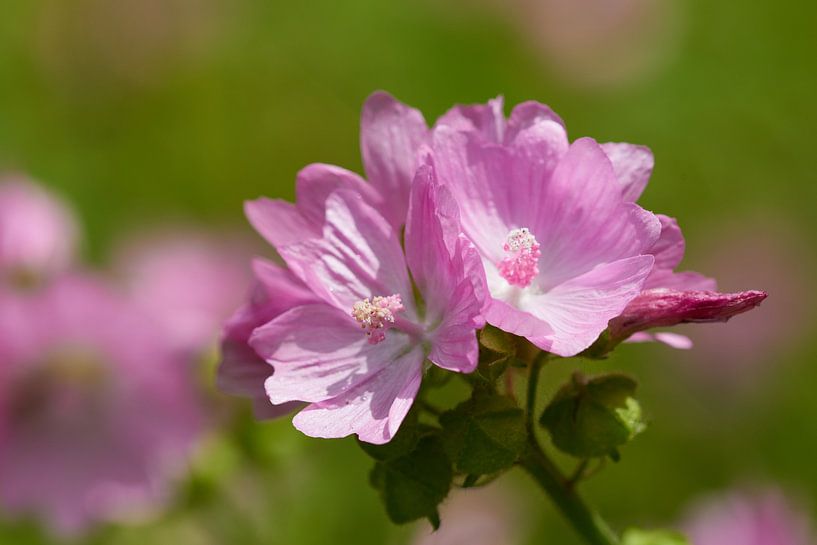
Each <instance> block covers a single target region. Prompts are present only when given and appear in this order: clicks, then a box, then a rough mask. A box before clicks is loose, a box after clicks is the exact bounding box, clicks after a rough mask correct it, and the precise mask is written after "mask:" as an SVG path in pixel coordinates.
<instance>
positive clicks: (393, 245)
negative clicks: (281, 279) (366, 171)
mask: <svg viewBox="0 0 817 545" xmlns="http://www.w3.org/2000/svg"><path fill="white" fill-rule="evenodd" d="M322 231H323V234H322V236H321V237H320V238H311V239H307V240H303V241H301V242H295V243H292V244H288V245H284V246H280V247H278V252H279V253H280V254H281V257H283V258H284V260H285V261H286V262H287V264H288V265H289V267H290V269H291V270H292V272H293V273H295V275H297V276H298V277H299V278H300V279H301V280H302V281H303V282H304V283H305V284H306V285H307V286H309V288H310V289H311V290H312V291H313V292H315V294H316V295H318V296H319V297H321V298H322V299H323V300H324V301H326V302H328V303H330V304H332V305H335V306H336V307H337V308H339V309H341V310H343V311H344V312H349V311H351V309H352V306H353V305H354V304H355V303H356V302H357V301H360V300H361V299H365V298H367V297H373V296H378V295H379V296H387V295H392V294H400V295H402V296H403V303H404V305H405V306H406V311H405V316H406V317H408V318H409V319H413V318H414V316H415V310H414V305H413V303H412V299H413V298H412V297H411V293H412V290H411V284H410V283H409V279H408V272H407V270H406V266H405V258H404V257H403V250H402V248H401V247H400V241H399V239H398V238H397V237H398V234H397V232H396V231H395V230H394V229H393V228H392V226H391V225H390V224H389V223H388V222H386V221H385V220H384V219H383V217H382V216H381V215H380V214H378V213H377V211H375V210H374V209H373V208H372V207H370V206H369V205H367V204H366V203H365V202H363V200H362V199H361V198H360V197H359V196H358V195H356V194H354V193H352V192H349V191H338V192H335V193H333V194H332V195H330V196H329V197H328V198H327V200H326V220H325V223H324V225H323V228H322Z"/></svg>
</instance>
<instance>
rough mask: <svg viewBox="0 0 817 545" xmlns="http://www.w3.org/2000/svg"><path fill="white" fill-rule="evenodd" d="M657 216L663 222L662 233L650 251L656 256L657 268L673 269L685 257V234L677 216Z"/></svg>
mask: <svg viewBox="0 0 817 545" xmlns="http://www.w3.org/2000/svg"><path fill="white" fill-rule="evenodd" d="M656 217H657V218H658V220H659V221H660V222H661V235H660V236H659V237H658V240H656V241H655V244H653V246H652V248H650V251H649V253H651V254H652V255H654V256H655V270H661V269H669V270H673V269H674V268H675V267H677V266H678V265H679V264H680V263H681V260H682V259H683V258H684V251H685V249H686V242H685V241H684V235H683V234H682V233H681V228H680V227H678V220H676V219H675V218H671V217H669V216H665V215H664V214H656Z"/></svg>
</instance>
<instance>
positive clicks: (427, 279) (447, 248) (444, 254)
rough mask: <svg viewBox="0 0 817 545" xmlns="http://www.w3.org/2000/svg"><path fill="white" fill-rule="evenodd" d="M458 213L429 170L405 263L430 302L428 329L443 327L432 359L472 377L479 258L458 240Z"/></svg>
mask: <svg viewBox="0 0 817 545" xmlns="http://www.w3.org/2000/svg"><path fill="white" fill-rule="evenodd" d="M459 229H460V228H459V213H458V210H457V206H456V203H455V202H454V200H453V197H452V196H451V194H450V192H449V191H448V190H447V189H446V188H445V187H440V186H439V185H438V184H437V183H436V179H435V176H434V170H433V168H432V167H431V166H429V165H425V166H422V167H420V170H418V172H417V176H416V177H415V179H414V184H413V186H412V193H411V205H410V207H409V217H408V223H407V225H406V259H407V261H408V264H409V267H410V269H411V273H412V278H413V279H414V282H415V284H416V286H417V288H418V289H419V291H420V292H421V293H422V294H423V297H424V299H425V302H426V309H425V310H426V315H425V317H424V319H425V321H426V323H432V324H439V325H437V326H436V328H435V330H434V333H433V342H432V349H431V353H430V354H429V359H431V361H432V362H434V363H435V364H437V365H439V366H440V367H443V368H446V369H450V370H454V371H460V372H471V371H473V370H474V369H475V368H476V365H477V357H478V352H479V347H478V345H477V339H476V331H475V330H476V328H479V327H482V325H483V321H482V318H481V316H480V310H481V307H482V300H481V299H478V297H477V286H478V285H479V284H477V285H475V280H476V282H479V278H476V279H475V278H472V277H471V276H469V275H470V274H472V273H473V271H479V265H480V260H479V255H478V254H477V253H476V250H475V249H474V248H473V247H472V246H471V245H470V244H468V242H467V241H466V240H464V239H462V238H460V236H459Z"/></svg>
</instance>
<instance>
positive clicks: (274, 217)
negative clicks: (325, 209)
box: [244, 197, 320, 250]
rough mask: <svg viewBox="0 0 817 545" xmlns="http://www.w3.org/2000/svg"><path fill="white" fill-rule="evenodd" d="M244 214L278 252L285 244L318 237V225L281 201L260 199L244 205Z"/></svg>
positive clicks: (289, 204)
mask: <svg viewBox="0 0 817 545" xmlns="http://www.w3.org/2000/svg"><path fill="white" fill-rule="evenodd" d="M244 213H245V214H246V216H247V219H248V220H249V221H250V223H251V224H252V226H253V227H254V228H255V230H256V231H258V234H260V235H261V236H262V237H264V239H266V241H267V242H269V243H270V244H272V246H273V247H274V248H275V249H276V250H279V249H280V248H282V247H283V246H286V245H287V244H292V243H295V242H299V241H301V240H303V239H304V238H308V237H314V236H319V235H320V224H319V223H312V222H310V221H309V220H307V218H305V217H304V216H303V215H302V214H301V213H300V212H299V211H298V208H297V207H296V206H295V205H294V204H293V203H291V202H288V201H285V200H283V199H268V198H266V197H261V198H259V199H256V200H254V201H247V202H245V203H244Z"/></svg>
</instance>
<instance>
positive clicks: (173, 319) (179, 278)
mask: <svg viewBox="0 0 817 545" xmlns="http://www.w3.org/2000/svg"><path fill="white" fill-rule="evenodd" d="M249 255H251V251H250V248H249V245H248V244H246V243H245V242H244V241H243V240H241V239H238V238H235V237H233V238H230V237H214V236H208V235H207V234H205V233H203V232H196V231H192V230H189V229H174V230H173V232H171V231H170V230H169V229H168V230H166V231H160V232H157V233H154V234H149V235H145V234H143V235H141V236H140V237H139V238H137V239H133V240H130V241H127V242H126V243H125V244H124V245H123V249H122V250H121V251H120V255H119V256H118V259H117V261H118V263H117V268H118V269H119V271H121V272H120V274H121V275H122V276H123V277H124V281H125V283H126V285H127V288H128V291H129V294H130V296H131V297H132V299H133V300H134V302H135V303H136V304H137V305H139V306H140V307H141V308H142V309H143V310H144V311H145V312H146V313H148V314H149V315H151V316H152V317H153V318H154V319H155V320H157V321H158V322H160V323H161V324H162V327H163V328H164V331H165V333H166V337H167V338H168V339H169V340H171V341H172V342H173V344H174V346H175V347H176V348H178V349H179V350H183V351H186V352H188V353H201V352H203V351H204V350H205V349H208V348H210V347H211V346H212V345H213V344H214V343H215V342H216V340H217V339H218V335H219V329H220V328H221V324H223V323H224V320H226V319H227V318H228V317H229V316H230V313H231V312H232V311H233V309H235V307H236V306H238V304H239V303H240V302H241V300H242V299H243V298H244V296H245V295H246V292H247V288H248V286H249V284H250V278H249V274H248V273H247V272H246V260H247V257H248V256H249Z"/></svg>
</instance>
